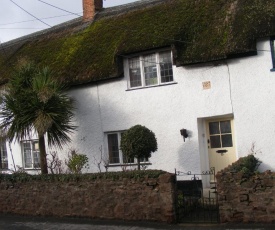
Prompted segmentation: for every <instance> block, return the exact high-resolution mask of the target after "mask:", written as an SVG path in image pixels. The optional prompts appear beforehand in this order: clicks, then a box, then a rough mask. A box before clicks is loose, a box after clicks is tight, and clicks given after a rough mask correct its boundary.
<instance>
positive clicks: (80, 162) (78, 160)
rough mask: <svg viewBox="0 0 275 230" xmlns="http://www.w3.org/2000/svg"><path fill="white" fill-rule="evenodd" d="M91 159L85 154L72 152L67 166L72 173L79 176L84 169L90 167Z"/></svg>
mask: <svg viewBox="0 0 275 230" xmlns="http://www.w3.org/2000/svg"><path fill="white" fill-rule="evenodd" d="M88 162H89V159H88V157H87V156H86V155H85V154H80V153H77V152H76V151H75V150H72V151H71V154H70V155H69V159H68V161H66V165H67V166H68V168H69V171H70V172H71V173H75V174H79V173H81V171H82V169H83V168H87V167H88Z"/></svg>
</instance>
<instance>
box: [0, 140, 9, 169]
mask: <svg viewBox="0 0 275 230" xmlns="http://www.w3.org/2000/svg"><path fill="white" fill-rule="evenodd" d="M0 162H1V166H0V167H1V169H8V155H7V148H6V142H5V141H4V142H1V143H0Z"/></svg>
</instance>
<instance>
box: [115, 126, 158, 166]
mask: <svg viewBox="0 0 275 230" xmlns="http://www.w3.org/2000/svg"><path fill="white" fill-rule="evenodd" d="M120 147H121V150H122V152H123V154H125V155H126V156H127V157H128V158H137V159H138V163H139V160H140V159H141V158H149V157H151V153H152V152H155V151H157V149H158V145H157V139H156V137H155V134H154V133H153V132H152V131H151V130H149V129H148V128H146V127H145V126H141V125H135V126H133V127H131V128H130V129H128V130H127V131H126V132H125V133H123V135H122V137H121V144H120ZM139 169H140V165H139Z"/></svg>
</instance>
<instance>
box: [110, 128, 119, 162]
mask: <svg viewBox="0 0 275 230" xmlns="http://www.w3.org/2000/svg"><path fill="white" fill-rule="evenodd" d="M108 149H109V160H110V163H111V164H116V163H119V162H120V161H119V146H118V135H117V134H116V133H114V134H108Z"/></svg>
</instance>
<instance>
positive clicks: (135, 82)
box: [129, 57, 142, 87]
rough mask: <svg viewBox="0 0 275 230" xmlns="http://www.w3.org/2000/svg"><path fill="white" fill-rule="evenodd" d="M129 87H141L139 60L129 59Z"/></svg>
mask: <svg viewBox="0 0 275 230" xmlns="http://www.w3.org/2000/svg"><path fill="white" fill-rule="evenodd" d="M129 74H130V87H138V86H141V84H142V83H141V74H140V62H139V58H138V57H136V58H131V59H129Z"/></svg>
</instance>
